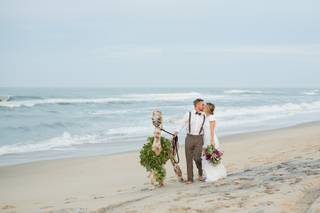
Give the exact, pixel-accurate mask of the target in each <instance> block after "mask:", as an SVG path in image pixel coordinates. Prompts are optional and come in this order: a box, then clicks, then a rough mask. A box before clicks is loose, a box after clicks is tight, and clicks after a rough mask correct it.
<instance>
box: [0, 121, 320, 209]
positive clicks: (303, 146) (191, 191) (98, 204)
mask: <svg viewBox="0 0 320 213" xmlns="http://www.w3.org/2000/svg"><path fill="white" fill-rule="evenodd" d="M221 143H222V149H223V150H224V151H225V155H224V165H225V166H226V168H227V170H228V177H227V178H226V179H223V180H219V181H217V182H215V183H211V184H210V183H201V182H195V183H194V184H191V185H185V184H183V183H179V182H177V180H176V178H175V177H174V175H173V172H172V167H171V165H170V164H168V165H167V171H168V176H167V179H166V182H165V183H166V185H165V187H162V188H153V187H152V186H150V184H149V182H148V179H147V173H146V172H145V170H144V168H143V167H141V166H140V165H139V153H138V152H132V153H126V154H119V155H112V156H97V157H83V158H74V159H63V160H51V161H40V162H34V163H28V164H21V165H15V166H2V167H0V212H5V213H9V212H23V213H29V212H31V213H33V212H98V213H103V212H119V213H123V212H128V213H129V212H131V213H133V212H137V213H138V212H159V213H160V212H161V213H162V212H172V213H173V212H177V213H179V212H181V213H182V212H188V213H189V212H190V213H191V212H208V213H212V212H237V213H239V212H240V213H241V212H252V213H263V212H264V213H273V212H275V213H276V212H279V213H282V212H283V213H284V212H290V213H291V212H306V213H319V212H320V123H308V124H303V125H298V126H294V127H290V128H284V129H278V130H271V131H263V132H255V133H249V134H240V135H233V136H228V137H224V138H221ZM180 153H181V155H182V156H181V158H182V162H181V163H180V165H181V167H182V169H183V171H184V177H185V161H184V156H183V147H181V151H180Z"/></svg>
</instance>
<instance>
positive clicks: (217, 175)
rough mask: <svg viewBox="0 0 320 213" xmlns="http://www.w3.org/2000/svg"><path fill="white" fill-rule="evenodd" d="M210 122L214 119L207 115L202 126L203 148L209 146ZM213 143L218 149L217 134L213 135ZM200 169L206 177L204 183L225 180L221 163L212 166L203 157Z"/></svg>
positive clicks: (225, 173)
mask: <svg viewBox="0 0 320 213" xmlns="http://www.w3.org/2000/svg"><path fill="white" fill-rule="evenodd" d="M210 121H215V117H214V116H213V115H209V116H208V117H206V122H205V125H204V127H203V128H204V148H206V147H207V146H208V145H210V135H211V132H210ZM214 143H215V147H216V148H218V149H220V143H219V139H218V137H217V134H216V133H215V134H214ZM202 168H203V171H204V174H205V176H206V182H214V181H216V180H218V179H221V178H225V177H226V176H227V171H226V168H225V167H224V165H223V164H222V162H220V164H218V165H217V166H213V165H212V164H211V163H210V162H208V161H207V160H206V159H205V158H204V157H202Z"/></svg>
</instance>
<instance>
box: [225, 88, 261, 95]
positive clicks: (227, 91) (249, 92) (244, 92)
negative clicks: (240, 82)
mask: <svg viewBox="0 0 320 213" xmlns="http://www.w3.org/2000/svg"><path fill="white" fill-rule="evenodd" d="M224 93H225V94H238V95H239V94H263V92H262V91H259V90H240V89H232V90H225V91H224Z"/></svg>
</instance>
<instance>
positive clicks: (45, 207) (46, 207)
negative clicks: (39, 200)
mask: <svg viewBox="0 0 320 213" xmlns="http://www.w3.org/2000/svg"><path fill="white" fill-rule="evenodd" d="M50 208H53V206H42V207H40V209H50Z"/></svg>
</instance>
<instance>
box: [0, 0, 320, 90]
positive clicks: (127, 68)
mask: <svg viewBox="0 0 320 213" xmlns="http://www.w3.org/2000/svg"><path fill="white" fill-rule="evenodd" d="M319 82H320V1H319V0H303V1H301V0H280V1H279V0H241V1H240V0H219V1H218V0H200V1H195V0H193V1H189V0H157V1H154V0H86V1H84V0H50V1H48V0H1V1H0V86H33V87H39V86H52V87H123V86H125V87H135V86H156V87H159V86H164V87H167V86H178V87H186V86H189V87H197V86H198V87H200V86H206V87H208V86H210V87H319V85H320V83H319Z"/></svg>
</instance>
